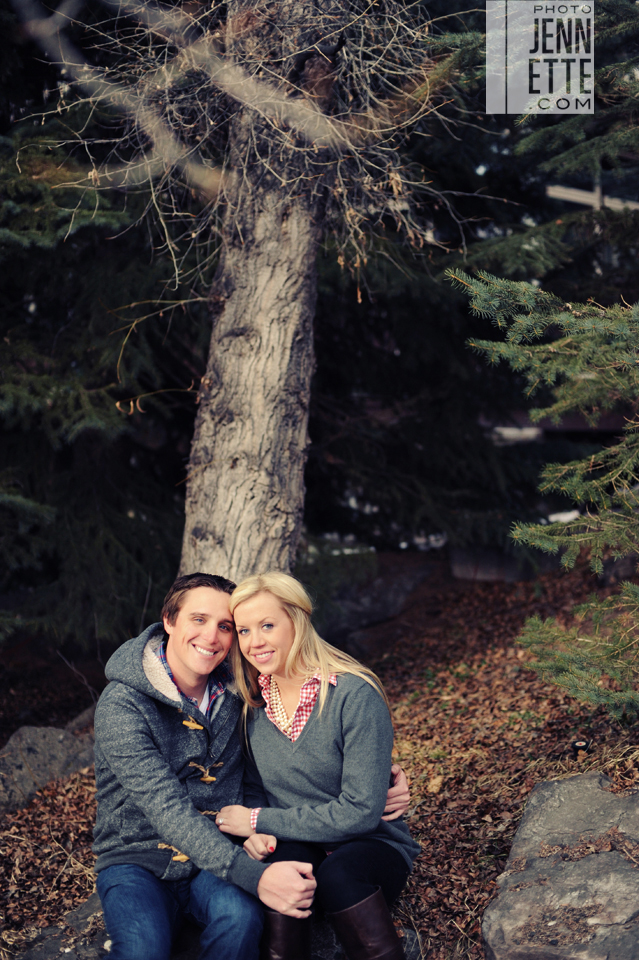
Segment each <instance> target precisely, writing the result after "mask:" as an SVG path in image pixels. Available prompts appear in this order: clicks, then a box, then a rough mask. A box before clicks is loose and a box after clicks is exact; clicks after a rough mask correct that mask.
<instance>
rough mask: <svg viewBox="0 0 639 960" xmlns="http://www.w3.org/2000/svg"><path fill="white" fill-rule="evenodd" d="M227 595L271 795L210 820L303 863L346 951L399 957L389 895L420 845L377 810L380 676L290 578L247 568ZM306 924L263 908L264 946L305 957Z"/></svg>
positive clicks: (381, 777)
mask: <svg viewBox="0 0 639 960" xmlns="http://www.w3.org/2000/svg"><path fill="white" fill-rule="evenodd" d="M230 606H231V611H232V613H233V616H234V619H235V626H236V631H237V638H238V642H237V644H234V646H233V648H232V652H231V657H232V661H233V667H234V674H235V678H236V684H237V687H238V691H239V693H240V695H241V697H242V699H243V700H244V711H245V718H246V719H247V732H248V741H249V747H250V752H251V753H252V756H253V759H254V761H255V767H256V770H257V773H258V774H259V776H260V778H261V780H262V783H263V785H264V789H265V792H266V795H267V797H268V799H269V804H270V806H269V807H265V808H261V809H260V808H257V809H255V810H249V809H248V808H246V807H240V806H230V807H224V808H223V809H222V810H221V811H220V814H219V815H218V818H217V823H218V825H219V827H220V830H222V831H224V832H226V833H230V834H233V835H235V836H245V837H248V838H249V839H248V840H247V843H246V844H245V846H246V848H247V852H249V853H250V854H251V855H252V856H254V857H258V858H262V857H264V856H266V855H267V854H269V856H268V859H269V860H271V861H273V860H297V861H301V862H305V863H310V864H312V867H313V872H314V874H315V878H316V880H317V891H316V902H318V903H319V905H320V906H321V907H322V909H323V910H324V912H325V913H326V916H327V917H328V919H329V920H330V921H331V923H332V924H333V927H334V928H335V931H336V933H337V935H338V937H339V939H340V940H341V942H342V944H343V946H344V948H345V950H346V953H347V955H348V957H349V958H350V960H373V958H375V960H399V958H401V957H402V956H403V952H402V949H401V944H400V941H399V939H398V938H397V935H396V933H395V929H394V926H393V923H392V920H391V917H390V913H389V909H388V906H389V904H390V903H392V901H393V900H394V899H395V898H396V897H397V896H398V894H399V893H400V891H401V889H402V887H403V886H404V883H405V882H406V879H407V877H408V874H409V872H410V869H411V866H412V861H413V860H414V859H415V857H416V856H417V854H418V853H419V847H418V845H417V844H416V843H414V841H413V840H411V838H410V835H409V832H408V828H407V827H406V825H405V824H404V823H401V822H399V821H393V822H388V821H384V820H382V813H383V810H384V804H385V801H386V791H387V787H388V782H389V775H390V769H391V751H392V745H393V730H392V723H391V718H390V713H389V710H388V702H387V700H386V696H385V694H384V691H383V689H382V686H381V684H380V682H379V680H378V679H377V678H376V677H375V675H374V674H373V673H372V672H371V671H370V670H368V669H367V668H366V667H363V666H362V665H361V664H359V663H357V661H356V660H353V659H352V658H351V657H349V656H347V655H346V654H344V653H342V652H341V651H339V650H337V649H335V648H334V647H332V646H330V644H328V643H326V642H325V641H323V640H322V639H321V638H320V637H319V636H318V634H317V633H316V631H315V629H314V628H313V626H312V624H311V619H310V618H311V609H312V606H311V602H310V599H309V597H308V595H307V593H306V591H305V590H304V588H303V587H302V585H301V584H300V583H298V582H297V581H296V580H294V579H293V578H292V577H289V576H287V575H286V574H282V573H267V574H264V575H261V576H254V577H249V578H248V579H247V580H244V581H243V582H242V583H241V584H240V585H239V586H238V587H237V588H236V589H235V590H234V592H233V594H232V595H231V603H230ZM238 645H239V649H238ZM262 705H264V708H263V709H260V707H262ZM275 837H277V838H278V841H279V842H278V843H277V848H276V849H275V851H274V852H272V851H273V849H274V847H275V839H274V838H275ZM309 923H310V921H308V920H297V919H294V918H290V917H284V916H283V915H281V914H277V913H274V912H272V913H270V915H269V916H268V917H267V925H266V929H267V944H268V946H267V957H269V958H270V960H276V958H277V960H301V958H302V957H304V956H309V955H310V950H309V942H310V929H309Z"/></svg>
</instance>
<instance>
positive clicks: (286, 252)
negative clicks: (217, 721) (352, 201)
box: [180, 115, 320, 579]
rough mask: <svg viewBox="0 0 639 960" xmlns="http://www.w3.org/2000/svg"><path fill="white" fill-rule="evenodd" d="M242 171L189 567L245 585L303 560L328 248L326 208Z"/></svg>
mask: <svg viewBox="0 0 639 960" xmlns="http://www.w3.org/2000/svg"><path fill="white" fill-rule="evenodd" d="M235 124H236V128H237V129H236V133H235V135H234V137H233V140H234V143H233V150H232V154H231V155H232V156H233V154H235V155H236V156H239V154H240V153H242V152H243V153H244V158H246V150H247V148H248V149H250V147H249V146H248V142H249V138H250V134H251V121H250V118H249V117H247V116H246V115H244V116H243V117H241V118H238V119H237V120H236V121H235ZM242 166H243V168H244V169H243V175H238V177H237V184H236V186H235V188H234V189H233V190H232V194H231V197H230V198H229V201H230V202H229V203H228V205H227V209H226V212H225V223H224V233H223V248H222V254H221V259H220V263H219V267H218V270H217V274H216V277H215V281H214V283H213V288H212V291H211V316H212V322H213V330H212V335H211V345H210V351H209V359H208V365H207V370H206V375H205V376H204V378H203V380H202V383H201V386H200V391H199V396H198V402H199V406H198V413H197V417H196V422H195V432H194V436H193V442H192V446H191V458H190V464H189V480H188V486H187V497H186V523H185V530H184V540H183V552H182V562H181V567H180V572H181V573H190V572H194V571H196V570H200V571H203V572H207V573H219V574H222V575H224V576H228V577H232V578H234V579H239V578H241V577H244V576H247V575H249V574H251V573H254V572H258V571H264V570H267V569H277V570H289V569H290V567H291V566H292V563H293V561H294V559H295V551H296V549H297V543H298V540H299V535H300V530H301V524H302V512H303V507H304V476H303V474H304V465H305V461H306V449H307V446H308V436H307V425H308V404H309V396H310V382H311V376H312V373H313V367H314V353H313V316H314V312H315V300H316V289H317V283H316V268H315V261H316V255H317V246H318V242H319V238H320V224H319V219H320V213H319V209H318V204H317V203H316V202H315V203H314V202H313V201H312V200H311V199H310V198H309V197H308V196H305V195H301V196H300V195H298V196H297V197H296V198H293V199H289V198H287V196H286V193H285V192H283V191H281V190H278V184H277V182H276V178H275V176H274V175H271V174H265V172H264V169H263V167H261V165H260V164H259V163H253V164H250V165H249V166H248V167H247V166H246V163H243V164H242ZM235 169H238V168H235Z"/></svg>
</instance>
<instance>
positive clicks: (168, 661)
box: [94, 573, 405, 960]
mask: <svg viewBox="0 0 639 960" xmlns="http://www.w3.org/2000/svg"><path fill="white" fill-rule="evenodd" d="M233 589H234V584H233V583H231V582H230V581H229V580H226V579H225V578H224V577H218V576H212V575H209V574H201V573H196V574H191V575H189V576H186V577H180V578H179V579H178V580H176V582H175V583H174V584H173V586H172V587H171V589H170V590H169V592H168V594H167V596H166V598H165V601H164V606H163V608H162V621H163V622H162V623H161V624H160V623H156V624H153V625H152V626H150V627H148V628H147V630H145V631H144V633H142V634H141V636H139V637H137V638H135V639H133V640H129V641H128V643H125V644H123V645H122V647H120V648H119V649H118V650H117V651H116V652H115V654H114V655H113V656H112V657H111V659H110V660H109V662H108V664H107V668H106V675H107V678H108V679H109V680H110V681H111V682H110V684H109V686H108V687H107V688H106V690H105V691H104V693H103V694H102V696H101V697H100V701H99V703H98V707H97V710H96V715H95V735H96V744H95V760H96V763H95V770H96V782H97V800H98V814H97V822H96V827H95V843H94V851H95V853H96V854H97V858H98V859H97V862H96V871H97V873H98V880H97V887H98V893H99V895H100V899H101V901H102V906H103V909H104V917H105V923H106V927H107V931H108V933H109V937H110V938H111V942H112V943H111V951H110V956H111V957H112V960H168V957H169V955H170V949H171V941H172V939H173V935H174V933H175V931H176V929H177V927H178V926H179V924H180V922H181V921H182V919H183V917H184V916H190V917H192V918H193V919H194V920H195V921H196V922H197V923H198V924H199V925H200V926H201V927H202V928H203V932H202V935H201V940H200V945H201V960H213V958H216V960H257V958H258V944H259V939H260V933H261V929H262V911H261V908H260V906H259V903H258V900H256V899H255V897H257V898H258V899H259V900H260V901H261V902H262V903H263V904H265V905H266V906H267V907H270V908H271V909H272V910H277V911H278V912H280V913H283V914H286V915H287V916H292V917H300V918H301V917H307V916H309V914H310V907H311V904H312V901H313V892H314V890H315V880H314V878H313V874H312V868H311V865H310V864H308V863H300V862H296V861H286V862H282V863H273V864H264V863H261V862H259V861H257V860H253V859H250V858H249V857H248V855H247V854H246V853H245V852H244V850H243V849H242V847H241V846H240V845H239V843H238V842H233V840H231V839H229V838H228V837H227V836H226V835H224V834H222V833H220V831H219V830H218V828H217V827H216V825H215V822H214V817H215V814H216V812H217V811H219V810H220V809H221V807H223V806H226V805H230V804H238V803H239V804H246V805H249V806H251V807H257V806H263V805H265V803H266V800H265V797H264V796H263V795H258V794H256V793H255V792H254V791H255V789H256V788H255V787H251V788H250V789H249V788H246V789H245V788H244V787H243V782H242V776H243V768H244V760H243V756H242V750H241V743H240V738H239V733H238V720H239V716H240V703H239V700H238V698H237V697H236V696H235V695H234V694H233V692H232V677H231V676H230V674H229V672H228V670H227V668H226V665H225V663H224V660H225V658H226V655H227V654H228V652H229V649H230V647H231V642H232V639H233V629H234V625H233V619H232V617H231V614H230V611H229V604H228V596H229V594H230V593H232V591H233ZM399 792H400V790H398V788H396V789H395V791H393V793H394V794H398V793H399ZM400 808H405V804H404V803H403V802H402V801H401V800H398V798H397V797H396V798H395V803H394V805H393V804H391V808H390V809H393V810H397V809H400ZM388 809H389V808H387V811H388Z"/></svg>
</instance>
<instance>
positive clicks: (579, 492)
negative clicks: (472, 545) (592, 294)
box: [450, 271, 639, 717]
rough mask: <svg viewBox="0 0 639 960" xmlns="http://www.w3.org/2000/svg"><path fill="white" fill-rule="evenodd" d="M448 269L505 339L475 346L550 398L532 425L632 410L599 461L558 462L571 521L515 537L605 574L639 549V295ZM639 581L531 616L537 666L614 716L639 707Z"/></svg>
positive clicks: (546, 474)
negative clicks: (563, 615) (582, 558)
mask: <svg viewBox="0 0 639 960" xmlns="http://www.w3.org/2000/svg"><path fill="white" fill-rule="evenodd" d="M450 277H451V279H452V280H453V282H454V283H455V285H457V286H458V287H462V288H464V289H465V290H466V291H467V293H468V295H469V296H470V298H471V306H472V309H473V311H474V312H475V313H476V314H477V315H479V316H482V317H486V318H489V319H490V320H491V321H492V322H493V323H494V324H495V325H496V327H497V328H498V329H499V330H500V331H501V332H502V333H503V334H504V336H505V339H504V340H503V341H502V340H499V341H493V340H475V341H472V342H471V346H472V347H474V348H475V349H476V350H477V351H478V352H481V353H483V354H484V355H485V356H486V357H487V359H488V360H489V362H490V363H493V364H495V363H499V362H500V361H502V360H503V361H505V362H506V363H508V364H509V365H510V366H511V367H512V369H513V370H516V371H517V372H518V373H519V374H520V375H521V376H522V377H523V378H524V379H525V382H526V393H527V395H528V396H531V397H532V396H539V397H541V399H542V401H544V400H545V399H546V397H548V401H547V402H546V403H545V404H544V405H543V406H540V407H538V408H535V409H533V410H531V412H530V416H531V419H532V420H533V422H538V421H539V420H541V419H542V418H544V417H551V418H552V419H553V420H554V421H555V422H559V421H560V420H561V418H562V417H564V416H565V415H566V414H567V413H569V412H572V411H576V412H579V413H580V414H582V415H583V416H584V417H586V419H587V420H588V421H589V422H590V423H592V424H596V423H597V421H598V419H599V417H600V416H601V415H602V414H603V413H604V412H606V411H610V410H618V411H622V412H623V413H624V415H625V417H626V420H627V424H626V428H625V430H624V433H623V436H622V437H619V438H618V439H617V440H616V442H614V443H613V444H612V445H611V446H606V447H604V448H603V449H601V450H599V451H598V452H596V453H593V454H592V455H591V456H590V457H588V458H585V459H580V460H575V461H573V462H569V463H564V464H548V465H547V466H546V467H545V468H544V470H543V472H542V479H541V486H540V490H541V491H542V492H543V493H555V494H559V495H561V496H563V497H568V498H570V500H572V501H573V503H575V504H576V505H577V506H578V508H579V510H580V515H579V516H578V517H577V518H575V519H573V520H570V521H568V522H557V523H549V524H546V525H542V524H525V523H517V524H515V525H514V528H513V530H512V537H513V539H514V540H515V542H517V543H523V544H526V545H528V546H530V547H534V548H535V549H538V550H543V551H545V552H546V553H551V554H560V555H561V563H562V564H563V565H564V567H568V568H569V567H571V566H573V564H574V563H575V560H576V558H577V556H578V555H579V552H580V551H581V550H583V549H588V550H589V551H590V558H591V566H592V569H593V571H594V572H595V573H599V574H600V573H601V572H602V569H603V560H604V558H605V557H606V556H607V555H611V556H612V557H613V558H615V559H618V558H620V557H624V556H636V555H638V554H639V521H638V519H637V516H638V513H637V511H638V509H639V497H638V491H639V483H638V479H639V478H638V472H639V303H637V304H635V305H634V306H630V305H628V304H627V303H621V304H618V305H613V306H610V307H602V306H600V305H599V304H597V303H595V302H593V301H589V302H588V303H586V304H578V303H565V302H564V301H563V300H562V299H561V298H559V297H557V296H556V295H554V294H552V293H550V292H547V291H542V290H539V289H536V288H535V287H533V286H532V285H531V284H528V283H523V282H516V281H509V280H503V279H498V278H496V277H493V276H491V275H490V274H488V273H485V272H482V271H480V272H479V273H478V276H477V278H472V277H470V276H468V275H467V274H464V273H462V272H460V271H451V273H450ZM638 629H639V587H638V586H637V585H636V584H634V583H631V582H627V583H624V584H623V585H622V589H621V593H620V594H619V595H617V596H612V597H610V598H608V599H607V600H605V601H603V602H600V601H598V600H596V599H593V600H591V601H590V602H588V603H587V604H585V605H583V606H581V607H580V608H578V609H577V624H576V626H574V627H571V628H570V629H568V630H564V629H562V628H561V627H560V626H559V625H558V624H557V622H556V621H555V620H552V619H549V620H546V621H545V622H542V621H541V620H540V618H539V617H534V618H532V619H531V620H529V621H528V622H527V624H526V626H525V629H524V632H523V634H522V636H521V638H520V639H521V642H522V643H524V645H525V646H527V647H528V648H530V649H532V650H533V651H534V652H535V654H536V656H537V658H538V659H537V661H536V662H535V663H534V664H533V667H534V668H535V669H536V670H538V671H539V672H540V673H541V674H542V676H544V677H547V678H549V679H551V680H552V681H553V682H555V683H557V684H559V685H560V686H562V687H563V688H564V689H566V690H567V691H568V692H569V693H570V694H571V695H572V696H574V697H576V698H578V699H579V700H582V701H586V702H588V703H591V704H593V705H596V706H599V705H605V706H606V707H607V708H608V710H609V711H610V713H611V714H612V715H613V716H616V717H622V716H623V715H624V714H626V715H631V714H634V713H637V712H639V691H637V689H636V688H637V683H638V681H639V648H638V646H637V633H638Z"/></svg>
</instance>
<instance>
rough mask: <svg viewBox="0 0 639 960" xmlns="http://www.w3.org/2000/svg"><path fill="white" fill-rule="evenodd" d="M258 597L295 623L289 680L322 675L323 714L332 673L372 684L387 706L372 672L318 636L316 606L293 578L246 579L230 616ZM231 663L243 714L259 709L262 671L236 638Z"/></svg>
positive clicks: (232, 601)
mask: <svg viewBox="0 0 639 960" xmlns="http://www.w3.org/2000/svg"><path fill="white" fill-rule="evenodd" d="M259 593H270V594H271V595H272V596H273V597H275V599H276V600H277V601H278V602H279V603H280V604H281V605H282V608H283V609H284V610H285V611H286V613H287V614H288V616H289V617H290V618H291V621H292V622H293V629H294V639H293V646H292V647H291V650H290V652H289V655H288V657H287V658H286V664H285V666H284V669H285V672H286V675H287V676H291V675H297V676H300V675H301V676H313V675H314V674H316V673H319V674H320V677H321V682H320V694H319V705H320V713H321V712H322V709H323V707H324V704H325V702H326V696H327V693H328V687H329V683H328V678H329V676H330V674H331V673H337V674H340V673H352V674H354V676H356V677H360V678H361V679H362V680H365V681H366V683H370V685H371V687H373V688H374V689H375V690H377V692H378V693H379V694H380V696H381V697H383V699H384V701H385V703H386V705H387V706H388V698H387V697H386V693H385V692H384V688H383V686H382V684H381V682H380V680H378V678H377V677H376V676H375V674H374V673H373V671H372V670H369V669H368V667H364V666H363V665H362V664H361V663H358V662H357V660H354V659H353V657H349V655H348V654H347V653H343V652H342V651H341V650H338V649H337V648H336V647H333V646H331V644H330V643H327V642H326V640H322V638H321V637H320V636H319V634H318V633H317V630H316V629H315V627H314V626H313V624H312V623H311V613H312V612H313V604H312V603H311V599H310V597H309V595H308V594H307V592H306V590H305V589H304V587H303V586H302V584H301V583H299V581H298V580H296V579H295V578H294V577H291V576H289V575H288V574H287V573H276V572H270V573H261V574H255V575H254V576H252V577H247V578H246V580H242V582H241V583H239V584H238V585H237V587H236V588H235V590H234V591H233V593H232V594H231V597H230V607H231V613H234V611H235V608H236V607H237V606H238V605H239V604H240V603H244V601H245V600H250V599H251V598H252V597H255V596H257V594H259ZM231 663H232V666H233V672H234V674H235V683H236V686H237V690H238V693H239V694H240V696H241V697H242V699H243V700H244V711H245V714H246V711H247V710H248V709H250V708H251V707H260V706H262V705H263V703H264V700H263V698H262V694H261V691H260V687H259V684H258V682H257V677H258V673H259V671H258V670H257V668H256V667H254V666H253V665H252V664H251V663H249V662H248V661H247V660H245V659H244V657H243V656H242V654H241V652H240V648H239V644H238V640H237V636H236V637H235V639H234V641H233V646H232V648H231Z"/></svg>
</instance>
